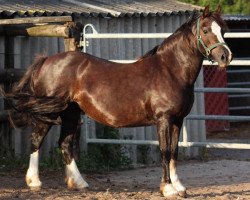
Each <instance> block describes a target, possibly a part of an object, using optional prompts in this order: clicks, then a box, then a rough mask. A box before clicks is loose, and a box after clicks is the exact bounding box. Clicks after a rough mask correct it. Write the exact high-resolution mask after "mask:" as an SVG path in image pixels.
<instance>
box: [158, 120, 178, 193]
mask: <svg viewBox="0 0 250 200" xmlns="http://www.w3.org/2000/svg"><path fill="white" fill-rule="evenodd" d="M157 133H158V139H159V146H160V151H161V158H162V168H163V174H162V180H161V185H160V192H161V193H162V194H163V195H164V196H165V197H171V196H176V195H178V192H177V190H176V189H175V188H174V187H173V185H172V183H171V179H170V168H169V163H170V159H171V134H172V122H171V120H170V118H169V117H168V116H162V117H161V118H160V119H159V120H158V123H157Z"/></svg>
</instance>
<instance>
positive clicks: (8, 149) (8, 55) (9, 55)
mask: <svg viewBox="0 0 250 200" xmlns="http://www.w3.org/2000/svg"><path fill="white" fill-rule="evenodd" d="M13 52H14V40H13V37H9V36H7V37H5V64H4V66H5V68H6V69H8V68H12V67H13V66H14V55H13ZM10 85H11V84H9V83H8V84H4V90H5V91H8V90H9V89H10ZM8 109H9V106H8V104H7V103H6V102H5V101H4V110H8ZM2 130H3V132H2V139H1V140H2V141H1V143H2V144H1V146H2V149H3V150H4V152H5V153H6V154H7V155H13V154H12V153H13V149H12V131H11V125H10V123H9V121H5V122H4V123H3V124H2Z"/></svg>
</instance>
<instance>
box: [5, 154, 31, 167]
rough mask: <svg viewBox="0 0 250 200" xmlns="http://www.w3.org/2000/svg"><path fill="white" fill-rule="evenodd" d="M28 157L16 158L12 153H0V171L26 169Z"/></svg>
mask: <svg viewBox="0 0 250 200" xmlns="http://www.w3.org/2000/svg"><path fill="white" fill-rule="evenodd" d="M28 163H29V159H28V157H23V158H21V157H17V156H15V155H14V153H10V152H9V153H6V152H4V151H0V171H11V170H17V169H18V170H23V169H26V168H27V167H28Z"/></svg>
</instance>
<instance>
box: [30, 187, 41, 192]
mask: <svg viewBox="0 0 250 200" xmlns="http://www.w3.org/2000/svg"><path fill="white" fill-rule="evenodd" d="M29 188H30V190H31V191H33V192H38V191H40V190H41V188H42V187H41V186H29Z"/></svg>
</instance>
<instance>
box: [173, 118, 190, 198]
mask: <svg viewBox="0 0 250 200" xmlns="http://www.w3.org/2000/svg"><path fill="white" fill-rule="evenodd" d="M182 122H183V120H180V121H178V122H175V123H174V124H173V132H172V138H171V159H170V179H171V183H172V185H173V187H174V188H175V189H176V190H177V191H178V194H179V195H180V196H181V197H186V188H185V187H184V186H183V185H182V183H181V182H180V180H179V177H178V175H177V171H176V165H177V158H178V141H179V136H180V130H181V126H182Z"/></svg>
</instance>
